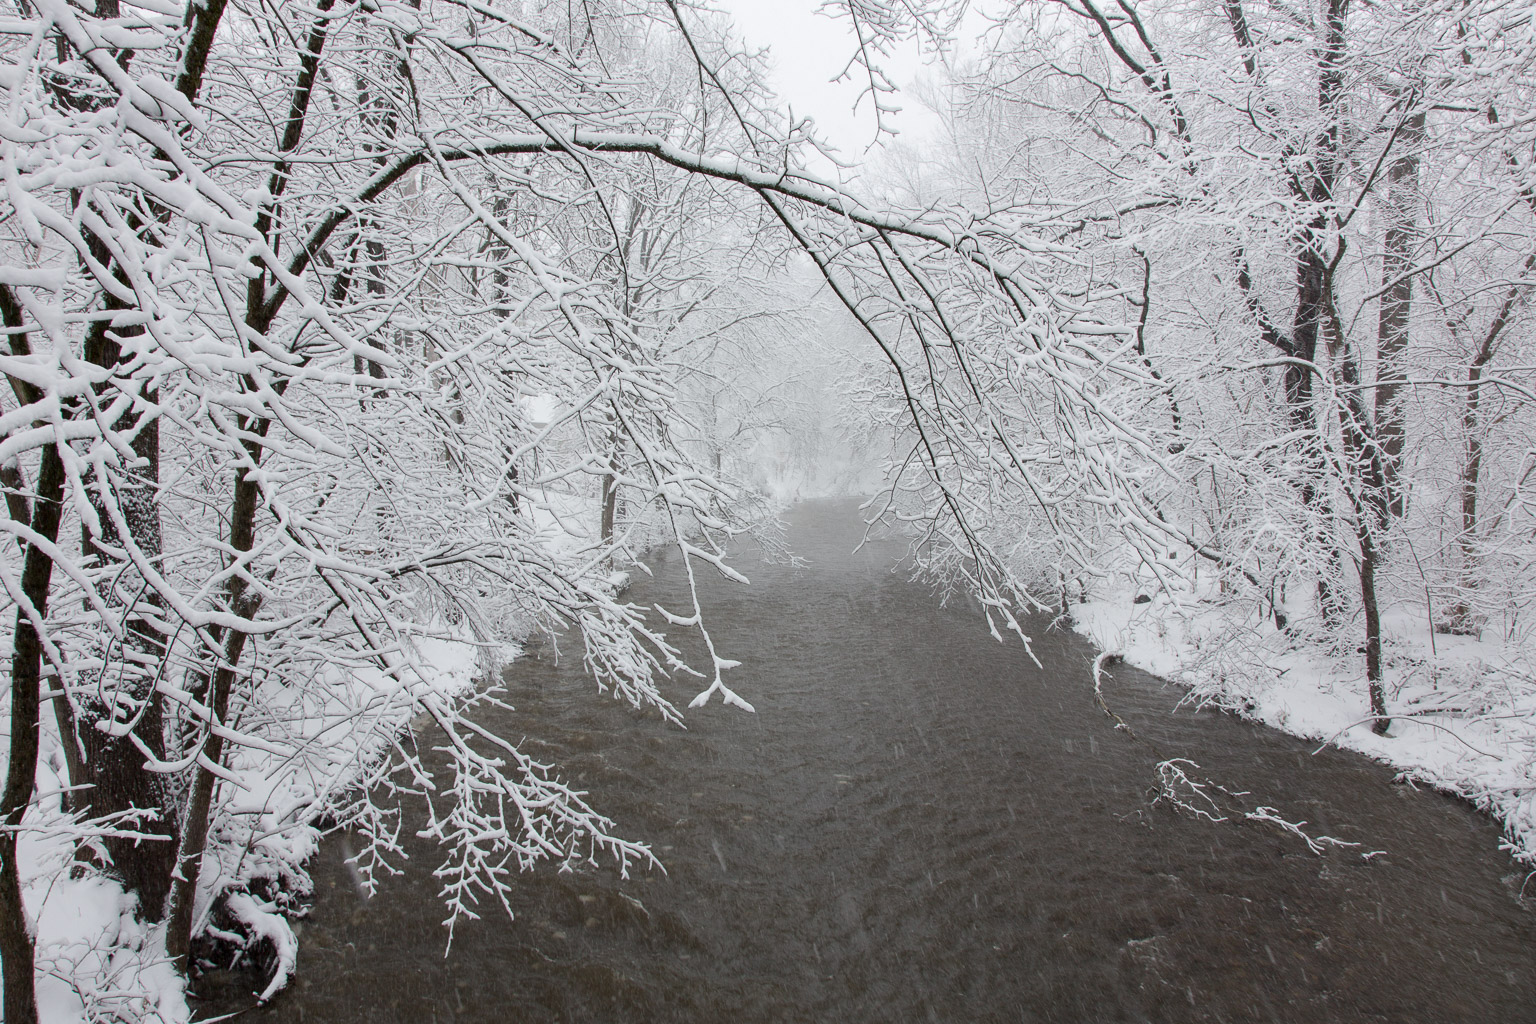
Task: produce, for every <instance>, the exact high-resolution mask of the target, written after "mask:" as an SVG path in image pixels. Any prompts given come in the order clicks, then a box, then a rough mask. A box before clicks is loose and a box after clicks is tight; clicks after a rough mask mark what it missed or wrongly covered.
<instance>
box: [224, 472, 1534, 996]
mask: <svg viewBox="0 0 1536 1024" xmlns="http://www.w3.org/2000/svg"><path fill="white" fill-rule="evenodd" d="M789 519H790V523H791V531H790V542H791V544H792V546H793V548H794V549H795V551H796V553H797V554H799V555H800V556H801V557H802V558H804V559H805V560H806V561H807V563H808V564H807V565H806V566H805V567H801V568H796V567H792V566H788V565H781V564H761V563H756V562H754V560H753V559H752V558H751V557H746V558H744V559H742V560H741V563H740V564H741V565H742V567H743V568H744V571H746V573H747V574H748V575H749V576H750V577H751V578H752V585H751V586H750V587H742V586H739V585H735V584H731V583H728V582H726V581H724V580H720V579H712V580H708V581H704V584H703V585H704V589H705V596H706V612H707V615H708V621H709V624H710V626H711V628H712V634H713V635H714V637H715V640H716V643H717V644H718V646H719V647H720V649H721V651H722V653H723V654H724V655H725V656H728V657H731V658H735V659H738V660H740V661H742V662H743V665H742V667H740V668H737V669H734V670H732V671H731V673H730V681H731V684H732V686H733V687H734V688H735V689H736V690H737V692H739V693H741V694H742V695H743V696H744V697H746V698H747V699H748V700H750V701H752V702H753V703H754V704H755V705H756V707H757V713H756V714H746V713H744V712H741V711H739V710H735V709H730V708H724V707H722V706H720V705H719V703H718V702H716V703H714V704H711V705H710V706H708V707H706V708H703V709H700V710H697V711H692V712H689V713H688V716H687V728H686V729H680V728H678V727H676V726H669V725H667V724H665V723H663V722H661V721H659V720H658V718H657V717H656V716H655V715H654V713H653V714H650V715H640V714H637V713H636V712H634V711H633V710H631V709H630V708H629V707H628V706H627V705H624V704H620V703H615V702H613V701H611V700H607V699H605V698H603V697H600V696H598V695H596V693H595V692H594V687H593V685H592V683H591V682H590V680H586V679H584V678H583V677H582V676H581V674H580V666H579V658H567V659H564V660H563V661H562V662H561V664H560V665H559V666H556V665H554V664H553V662H552V659H551V658H550V657H549V655H548V650H547V648H546V649H544V650H543V653H542V655H541V654H540V652H539V651H538V650H536V651H535V652H534V653H533V655H531V656H529V657H525V658H524V659H521V660H519V662H518V663H516V664H515V665H513V666H512V667H511V668H510V669H509V670H508V671H507V673H506V675H505V683H506V688H507V694H506V696H507V699H508V700H509V701H510V703H511V704H512V705H514V706H515V709H516V710H515V711H510V712H497V715H499V716H501V717H500V718H499V719H497V720H496V721H493V722H491V723H489V724H493V725H494V726H496V727H497V728H498V729H500V730H501V731H503V733H504V734H507V735H511V736H513V737H517V736H525V735H526V736H527V737H530V739H531V740H532V741H533V742H534V746H532V747H530V750H531V751H533V752H535V753H537V754H538V756H540V757H541V759H552V760H555V761H557V762H559V763H561V764H563V765H565V766H566V769H567V772H568V777H569V778H572V779H574V780H575V781H577V782H579V783H580V785H581V787H582V788H584V789H586V790H588V791H590V793H591V799H592V802H593V803H594V804H595V805H596V806H598V807H599V808H600V809H602V810H603V811H604V812H605V813H607V814H608V815H609V816H611V817H612V818H613V819H615V821H616V822H617V823H618V826H619V829H620V831H621V832H622V833H623V834H625V835H627V836H629V837H632V838H636V839H641V840H644V841H646V842H649V843H650V844H652V846H653V848H654V849H655V851H656V852H657V854H658V856H659V857H660V858H661V859H662V860H663V861H664V862H665V865H666V872H665V873H662V872H659V871H654V870H653V871H650V872H640V873H638V874H636V875H633V876H632V877H631V879H630V880H628V881H621V880H620V879H619V878H618V877H616V875H614V874H613V873H611V872H607V871H601V870H595V871H592V872H591V873H585V874H564V875H562V874H559V873H557V872H556V871H554V870H553V869H550V870H541V871H537V872H533V873H531V874H528V875H525V876H523V878H522V879H521V881H520V884H519V885H518V886H517V889H516V892H515V894H514V903H513V908H514V910H515V912H516V918H515V919H514V920H512V921H508V920H507V919H506V917H505V915H504V914H503V913H501V912H500V910H499V909H498V908H494V907H488V908H487V913H486V915H485V918H484V919H483V920H481V921H478V922H470V923H467V924H462V925H460V927H459V930H458V933H457V935H456V937H455V939H454V944H453V950H452V955H451V956H450V957H448V958H446V959H445V958H444V956H443V949H444V938H445V935H444V932H443V930H442V929H441V927H440V926H439V924H438V922H439V921H441V919H442V917H443V910H442V907H441V904H440V903H439V902H438V900H437V898H436V891H437V885H436V883H435V881H434V879H433V878H432V876H431V870H432V868H433V867H434V866H435V865H436V864H437V863H438V859H437V858H436V856H435V853H434V851H433V849H432V848H431V847H430V846H427V845H425V844H422V843H419V842H418V843H416V844H415V845H413V846H412V847H411V848H410V849H411V851H412V854H413V857H412V861H411V864H410V866H409V870H408V871H407V872H406V873H405V874H404V875H403V876H401V877H397V878H392V879H389V880H387V881H386V882H385V883H384V885H383V886H382V889H381V891H380V892H379V894H378V895H376V896H375V897H374V898H373V899H371V900H368V899H364V898H363V897H361V896H360V895H359V893H358V892H357V890H356V888H355V886H354V885H353V883H352V879H351V875H350V874H349V872H348V870H347V867H346V864H345V863H344V859H345V856H346V852H347V850H348V846H347V840H346V837H344V836H342V837H336V838H333V839H332V840H329V841H328V842H327V844H326V845H325V846H324V847H323V850H322V853H321V854H320V856H319V857H318V858H317V861H316V863H315V865H314V875H315V880H316V885H317V898H316V903H315V906H314V910H313V912H312V914H311V915H310V916H309V918H308V919H307V920H306V921H303V922H301V923H300V925H299V929H298V930H299V932H300V943H301V951H300V958H299V973H298V977H297V979H296V980H295V981H294V983H293V985H292V986H291V987H290V989H289V990H288V991H287V992H285V993H283V994H282V995H280V996H279V997H278V998H277V999H276V1000H274V1002H273V1004H272V1005H270V1006H268V1007H264V1008H261V1009H258V1010H253V1011H251V1012H249V1013H247V1014H245V1015H243V1016H242V1019H246V1020H250V1019H253V1018H257V1017H266V1018H271V1019H274V1020H283V1021H303V1022H315V1024H318V1022H328V1024H329V1022H334V1024H342V1022H359V1024H361V1022H369V1024H383V1022H393V1021H402V1022H405V1021H408V1022H412V1024H429V1022H449V1021H453V1022H471V1021H476V1022H478V1021H485V1022H498V1024H502V1022H522V1021H530V1022H531V1021H571V1022H578V1021H579V1022H586V1021H594V1022H606V1021H637V1022H638V1021H646V1022H649V1021H657V1022H662V1021H689V1022H700V1024H706V1022H707V1024H748V1022H787V1021H808V1022H809V1021H816V1022H823V1021H824V1022H840V1021H871V1022H873V1021H944V1022H950V1021H953V1022H973V1021H1013V1022H1019V1021H1023V1022H1030V1021H1062V1022H1079V1021H1083V1022H1094V1021H1158V1022H1163V1021H1168V1022H1173V1021H1179V1022H1184V1021H1191V1022H1193V1021H1212V1022H1237V1021H1330V1022H1331V1021H1339V1022H1346V1021H1384V1022H1386V1021H1390V1022H1394V1024H1404V1022H1413V1021H1424V1022H1437V1024H1440V1022H1448V1021H1479V1022H1481V1021H1536V969H1533V954H1536V914H1533V913H1532V908H1533V907H1536V899H1527V900H1524V901H1522V899H1521V897H1520V890H1521V886H1522V883H1523V882H1524V880H1525V873H1524V872H1523V871H1521V870H1520V869H1519V866H1518V865H1516V864H1515V863H1513V862H1512V861H1511V860H1510V858H1509V857H1508V856H1507V855H1505V854H1503V853H1501V852H1499V848H1498V841H1499V834H1498V830H1497V828H1496V827H1495V826H1494V825H1492V824H1491V823H1490V822H1489V821H1488V820H1487V819H1486V818H1485V817H1483V816H1481V815H1479V814H1476V813H1475V812H1473V811H1472V810H1471V809H1469V808H1468V807H1466V806H1465V805H1463V804H1461V803H1459V802H1457V801H1454V800H1451V799H1448V798H1446V797H1443V796H1440V795H1437V794H1435V793H1432V792H1427V791H1422V790H1415V789H1413V788H1412V787H1409V786H1406V785H1401V784H1394V783H1393V781H1392V779H1393V774H1394V773H1393V772H1392V770H1391V769H1389V768H1386V767H1384V766H1382V765H1379V764H1376V763H1374V762H1371V761H1369V760H1366V759H1364V758H1361V757H1357V756H1354V755H1351V754H1347V753H1343V752H1339V751H1336V750H1331V749H1330V750H1327V751H1324V752H1322V753H1319V754H1316V755H1314V754H1313V753H1312V749H1313V747H1314V746H1315V744H1310V743H1305V742H1303V741H1300V740H1297V739H1294V738H1292V737H1288V736H1285V735H1282V734H1280V733H1277V732H1274V731H1272V730H1269V729H1265V728H1262V727H1259V726H1255V725H1252V724H1249V723H1245V722H1242V721H1239V720H1237V719H1235V718H1233V717H1230V716H1227V715H1222V714H1218V713H1212V712H1200V713H1196V712H1192V711H1189V710H1179V711H1177V712H1176V713H1175V712H1174V708H1175V705H1176V704H1177V702H1178V698H1179V693H1178V692H1177V691H1176V690H1174V689H1173V688H1171V687H1167V686H1165V685H1163V684H1162V683H1160V682H1159V681H1158V680H1156V679H1154V678H1152V677H1150V676H1147V675H1145V674H1143V673H1140V672H1137V671H1135V670H1133V669H1130V668H1128V667H1125V666H1117V667H1115V668H1114V669H1113V678H1112V679H1111V680H1110V681H1109V683H1108V684H1107V685H1106V690H1105V692H1106V697H1107V699H1108V702H1109V704H1110V706H1111V707H1112V708H1113V709H1114V711H1115V712H1116V713H1117V714H1118V715H1120V716H1121V717H1122V718H1123V719H1124V720H1125V721H1126V722H1127V723H1128V724H1129V725H1130V726H1131V729H1132V730H1133V733H1134V735H1132V734H1130V733H1127V732H1126V731H1125V730H1117V729H1116V728H1115V727H1114V723H1113V722H1112V721H1111V720H1110V719H1109V718H1107V717H1106V716H1105V715H1104V714H1103V713H1102V712H1101V711H1100V710H1099V709H1098V708H1097V707H1096V706H1095V704H1094V702H1093V693H1092V686H1091V683H1090V682H1089V672H1088V667H1089V664H1090V662H1091V660H1092V656H1093V651H1092V649H1091V648H1090V647H1089V646H1088V645H1087V644H1086V643H1085V642H1084V641H1083V640H1082V639H1080V638H1078V637H1076V636H1075V635H1072V634H1071V633H1069V632H1063V631H1059V630H1056V631H1049V630H1046V629H1045V628H1044V627H1045V623H1044V622H1043V621H1041V622H1035V623H1032V624H1031V625H1032V627H1033V638H1034V650H1035V652H1036V655H1037V656H1038V658H1039V660H1040V666H1039V667H1036V666H1035V665H1034V664H1033V663H1032V662H1031V661H1030V659H1029V658H1028V657H1026V656H1025V655H1024V653H1023V651H1022V649H1021V648H1020V646H1019V644H1018V643H1017V641H1013V642H1011V643H1002V644H1000V643H998V642H996V641H995V640H993V639H992V638H991V637H990V636H989V635H988V634H987V632H986V628H985V625H984V624H983V622H982V620H981V618H980V616H979V614H978V613H977V611H976V609H975V607H974V606H968V604H967V602H965V601H963V600H961V601H955V602H951V603H950V605H949V606H948V607H940V605H939V603H938V601H937V600H936V598H935V597H934V596H933V595H932V594H931V593H929V592H928V591H927V590H926V589H925V588H923V587H921V586H918V585H915V584H912V583H910V582H908V581H907V580H906V578H905V577H904V576H903V575H902V574H900V573H893V572H892V571H891V562H892V558H893V555H894V554H895V553H896V552H897V551H899V547H895V546H893V545H891V544H874V545H868V546H866V547H865V549H864V550H862V551H860V552H859V553H858V554H856V555H855V554H851V553H850V552H851V550H852V549H853V547H854V546H855V544H856V543H857V540H858V536H859V530H860V528H861V527H860V523H859V521H858V518H857V509H856V506H855V505H854V504H853V503H850V502H807V503H803V504H800V505H797V506H796V507H795V509H794V510H793V512H792V513H791V515H790V517H789ZM652 565H653V568H654V569H655V571H656V576H655V578H654V579H650V580H648V579H645V578H644V577H640V582H637V584H636V585H635V587H634V589H633V590H632V591H631V593H630V596H631V597H632V599H634V600H635V601H637V602H639V603H641V604H646V605H649V604H651V603H653V602H656V601H662V602H667V601H672V602H674V603H680V593H681V575H680V572H679V563H678V559H677V556H676V555H671V556H662V557H659V558H658V559H657V560H656V561H654V562H653V563H652ZM709 575H713V574H712V573H710V574H709ZM673 692H674V695H675V697H677V698H680V699H679V703H680V704H681V703H683V702H686V700H687V698H688V697H689V696H691V693H692V691H691V690H689V689H688V687H687V684H686V682H685V681H678V682H676V683H675V684H673ZM1174 756H1177V757H1183V758H1188V759H1190V760H1192V761H1194V762H1197V763H1198V764H1199V765H1200V766H1201V769H1200V770H1201V772H1202V773H1203V775H1204V776H1205V777H1208V778H1210V779H1214V780H1217V781H1219V782H1220V783H1221V784H1222V785H1224V786H1226V787H1228V788H1229V789H1232V790H1234V791H1249V793H1250V795H1249V796H1248V797H1245V798H1243V799H1244V800H1245V801H1246V802H1247V804H1248V805H1251V806H1259V805H1266V806H1271V807H1274V808H1276V809H1277V810H1278V811H1279V812H1280V813H1281V814H1282V815H1284V816H1285V817H1287V818H1289V819H1291V820H1293V821H1299V820H1303V819H1304V820H1305V821H1306V822H1307V825H1306V826H1305V829H1306V831H1307V832H1308V833H1309V834H1312V835H1314V836H1317V835H1327V836H1331V837H1335V838H1338V839H1340V840H1345V841H1349V842H1353V843H1358V844H1360V845H1359V846H1353V847H1333V848H1329V849H1328V850H1327V851H1326V852H1325V853H1324V854H1322V855H1317V854H1314V853H1313V852H1312V851H1311V850H1309V849H1308V847H1307V845H1306V844H1305V843H1304V842H1303V841H1302V840H1301V839H1299V838H1297V837H1296V836H1293V835H1290V834H1287V833H1286V832H1284V831H1283V830H1282V829H1280V828H1278V827H1275V826H1273V825H1267V824H1261V823H1252V822H1245V823H1241V824H1238V823H1235V822H1234V821H1230V820H1229V821H1225V822H1212V821H1208V820H1203V819H1198V818H1194V817H1191V816H1189V815H1187V814H1181V813H1178V812H1176V811H1174V810H1173V809H1172V808H1170V807H1169V806H1168V805H1167V804H1166V802H1164V803H1157V804H1154V803H1153V799H1154V797H1155V796H1156V790H1155V786H1156V781H1157V774H1156V764H1157V762H1158V761H1159V760H1160V759H1161V758H1165V757H1174ZM1376 851H1384V852H1380V853H1377V852H1376ZM1366 854H1371V856H1369V857H1367V856H1365V855H1366ZM1530 889H1531V893H1530V895H1531V896H1532V897H1536V881H1533V882H1532V885H1531V887H1530ZM251 984H252V979H250V978H249V977H241V976H239V975H233V976H230V975H226V976H223V977H222V978H219V977H209V978H206V979H205V980H204V982H203V983H202V994H203V995H204V996H206V997H208V998H207V1001H206V1002H205V1003H203V1004H202V1010H201V1012H203V1013H205V1014H207V1013H214V1012H228V1011H230V1010H234V1009H237V1008H239V1007H243V1006H248V1005H249V1004H250V997H249V996H248V995H246V994H245V993H247V992H248V991H249V990H250V986H251Z"/></svg>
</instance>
